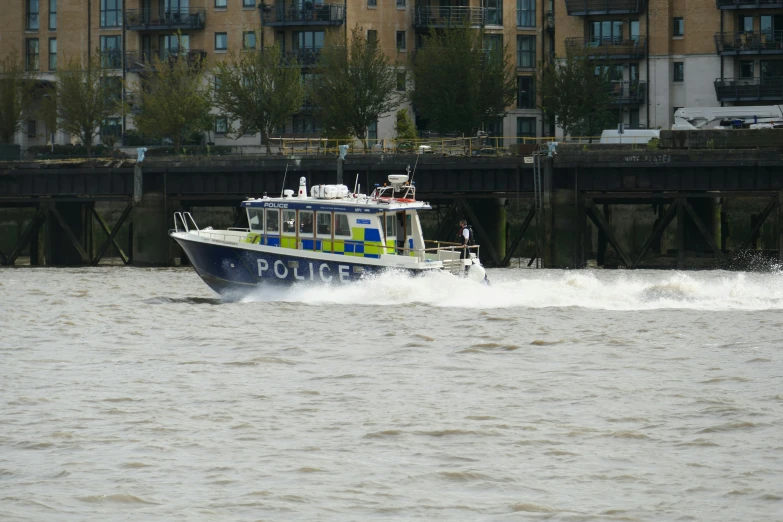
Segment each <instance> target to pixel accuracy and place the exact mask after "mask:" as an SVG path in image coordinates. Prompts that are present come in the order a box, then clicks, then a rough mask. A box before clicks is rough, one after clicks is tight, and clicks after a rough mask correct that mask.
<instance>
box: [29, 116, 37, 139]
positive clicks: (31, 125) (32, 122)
mask: <svg viewBox="0 0 783 522" xmlns="http://www.w3.org/2000/svg"><path fill="white" fill-rule="evenodd" d="M36 136H38V133H37V132H36V128H35V120H27V137H28V138H35V137H36Z"/></svg>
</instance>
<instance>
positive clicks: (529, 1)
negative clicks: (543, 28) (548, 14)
mask: <svg viewBox="0 0 783 522" xmlns="http://www.w3.org/2000/svg"><path fill="white" fill-rule="evenodd" d="M535 26H536V0H517V27H535Z"/></svg>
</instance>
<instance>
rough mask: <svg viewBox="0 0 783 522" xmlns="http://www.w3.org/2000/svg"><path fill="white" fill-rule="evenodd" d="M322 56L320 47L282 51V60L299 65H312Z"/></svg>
mask: <svg viewBox="0 0 783 522" xmlns="http://www.w3.org/2000/svg"><path fill="white" fill-rule="evenodd" d="M320 56H321V50H320V49H294V50H291V51H284V52H283V53H282V61H283V63H284V64H285V65H293V64H294V63H296V65H297V66H299V67H310V66H313V65H315V64H317V63H318V58H319V57H320Z"/></svg>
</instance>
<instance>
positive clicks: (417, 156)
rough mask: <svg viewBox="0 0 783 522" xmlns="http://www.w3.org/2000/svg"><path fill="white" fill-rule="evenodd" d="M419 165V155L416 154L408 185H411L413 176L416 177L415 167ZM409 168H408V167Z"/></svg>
mask: <svg viewBox="0 0 783 522" xmlns="http://www.w3.org/2000/svg"><path fill="white" fill-rule="evenodd" d="M418 164H419V155H418V154H416V162H415V163H414V164H413V174H411V180H410V184H411V185H413V176H415V175H416V165H418ZM408 168H410V166H408Z"/></svg>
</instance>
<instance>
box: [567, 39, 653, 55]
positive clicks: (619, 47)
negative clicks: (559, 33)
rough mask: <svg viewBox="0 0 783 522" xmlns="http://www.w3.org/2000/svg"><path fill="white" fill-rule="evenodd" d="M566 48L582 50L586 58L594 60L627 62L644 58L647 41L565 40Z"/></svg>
mask: <svg viewBox="0 0 783 522" xmlns="http://www.w3.org/2000/svg"><path fill="white" fill-rule="evenodd" d="M566 47H576V48H582V49H584V52H585V54H586V55H587V57H588V58H590V59H594V60H608V59H617V60H627V59H640V58H644V56H645V54H646V51H647V39H646V38H645V37H637V38H614V37H612V38H566Z"/></svg>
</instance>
